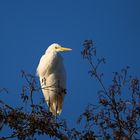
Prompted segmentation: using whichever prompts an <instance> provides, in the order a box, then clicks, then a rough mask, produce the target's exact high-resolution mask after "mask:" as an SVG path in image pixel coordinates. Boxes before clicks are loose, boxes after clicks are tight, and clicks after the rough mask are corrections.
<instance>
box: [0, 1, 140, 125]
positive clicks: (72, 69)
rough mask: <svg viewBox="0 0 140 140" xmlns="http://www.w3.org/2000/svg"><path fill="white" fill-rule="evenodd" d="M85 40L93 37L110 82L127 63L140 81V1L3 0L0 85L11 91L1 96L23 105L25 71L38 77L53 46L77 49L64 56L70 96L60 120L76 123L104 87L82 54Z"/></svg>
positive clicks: (0, 15)
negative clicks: (90, 69)
mask: <svg viewBox="0 0 140 140" xmlns="http://www.w3.org/2000/svg"><path fill="white" fill-rule="evenodd" d="M85 39H93V40H94V41H95V44H96V46H95V47H96V48H97V54H98V55H99V56H104V57H105V58H106V59H107V64H106V65H105V66H103V67H102V69H101V70H102V71H104V73H105V77H104V78H105V82H106V83H107V84H108V83H109V82H111V76H112V72H113V71H118V70H120V69H121V68H122V67H125V66H126V65H129V66H130V67H131V70H130V71H131V73H132V74H134V75H137V76H138V77H139V72H140V61H139V59H140V54H139V53H140V1H139V0H114V1H113V0H106V1H105V0H86V1H85V0H77V1H74V0H71V1H65V0H59V1H54V0H28V1H27V0H24V1H19V0H12V1H11V0H1V1H0V64H1V69H0V77H1V78H0V87H6V88H8V90H9V93H8V95H4V97H3V95H1V96H2V97H3V98H5V99H6V101H7V102H8V103H11V104H15V105H16V104H18V99H17V97H18V96H19V94H20V93H21V87H22V84H23V82H22V79H21V75H20V71H21V70H25V71H27V72H29V73H32V74H35V72H36V67H37V65H38V63H39V59H40V57H41V56H42V55H43V53H44V52H45V50H46V49H47V47H48V46H49V45H50V44H52V43H54V42H56V43H59V44H61V45H63V46H65V47H70V48H72V49H73V51H71V52H65V53H63V54H62V55H63V57H64V62H65V67H66V71H67V92H68V93H67V95H66V98H65V101H64V107H63V112H62V115H61V117H62V118H66V119H67V120H68V122H69V123H70V125H72V124H73V123H74V122H75V121H76V118H77V117H78V116H79V115H80V113H81V112H82V111H83V110H84V108H85V107H86V105H87V104H88V103H96V102H97V101H96V100H97V91H98V90H99V89H100V87H99V84H98V82H96V81H95V80H94V79H92V78H91V77H90V76H89V75H88V64H87V63H86V62H85V61H84V60H83V59H82V57H81V55H80V52H81V50H82V47H83V46H82V44H83V41H84V40H85ZM40 94H42V93H40ZM2 97H1V98H2Z"/></svg>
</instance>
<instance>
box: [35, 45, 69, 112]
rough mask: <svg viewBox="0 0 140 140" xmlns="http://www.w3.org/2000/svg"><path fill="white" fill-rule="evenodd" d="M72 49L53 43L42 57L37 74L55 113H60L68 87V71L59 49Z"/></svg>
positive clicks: (50, 106)
mask: <svg viewBox="0 0 140 140" xmlns="http://www.w3.org/2000/svg"><path fill="white" fill-rule="evenodd" d="M66 50H71V49H70V48H63V47H61V46H60V45H59V44H56V43H54V44H52V45H51V46H49V47H48V49H47V50H46V52H45V54H44V55H43V56H42V57H41V59H40V62H39V65H38V68H37V74H38V76H39V78H40V84H41V88H42V92H43V94H44V97H45V100H46V102H47V104H48V106H49V109H50V111H51V112H52V113H53V115H57V114H60V113H61V111H62V104H63V99H64V95H65V89H66V72H65V68H64V64H63V58H62V56H61V55H60V54H59V53H58V52H59V51H66Z"/></svg>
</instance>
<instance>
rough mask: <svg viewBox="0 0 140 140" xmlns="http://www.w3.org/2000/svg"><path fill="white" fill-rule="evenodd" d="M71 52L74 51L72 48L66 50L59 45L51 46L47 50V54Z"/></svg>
mask: <svg viewBox="0 0 140 140" xmlns="http://www.w3.org/2000/svg"><path fill="white" fill-rule="evenodd" d="M70 50H72V49H71V48H64V47H62V46H60V45H59V44H57V43H53V44H52V45H50V46H49V47H48V49H47V50H46V53H47V52H60V51H70Z"/></svg>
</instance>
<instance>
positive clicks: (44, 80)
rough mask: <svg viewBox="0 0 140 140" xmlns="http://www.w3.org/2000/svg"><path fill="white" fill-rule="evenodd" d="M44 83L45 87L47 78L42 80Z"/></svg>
mask: <svg viewBox="0 0 140 140" xmlns="http://www.w3.org/2000/svg"><path fill="white" fill-rule="evenodd" d="M42 83H43V84H44V85H46V78H45V77H44V78H43V79H42Z"/></svg>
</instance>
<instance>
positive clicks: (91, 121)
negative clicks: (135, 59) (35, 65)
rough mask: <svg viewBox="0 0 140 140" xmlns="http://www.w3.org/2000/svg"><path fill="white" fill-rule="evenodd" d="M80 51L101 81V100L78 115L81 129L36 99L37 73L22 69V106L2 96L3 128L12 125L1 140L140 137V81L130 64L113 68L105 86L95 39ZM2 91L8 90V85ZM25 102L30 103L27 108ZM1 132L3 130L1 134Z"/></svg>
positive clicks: (0, 123)
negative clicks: (117, 70)
mask: <svg viewBox="0 0 140 140" xmlns="http://www.w3.org/2000/svg"><path fill="white" fill-rule="evenodd" d="M83 46H84V48H83V50H82V52H81V54H82V56H83V59H85V60H87V62H88V63H89V65H90V70H89V74H90V76H91V77H93V78H95V79H96V80H97V81H98V82H99V84H100V85H101V89H100V90H99V91H98V93H97V94H98V104H97V105H93V104H90V105H88V106H87V108H86V109H85V111H84V112H83V113H82V114H81V115H80V116H79V118H78V119H77V124H80V123H84V127H83V128H82V130H77V129H76V128H69V127H68V126H67V123H66V120H62V119H59V118H58V117H54V116H53V115H52V114H51V113H50V112H49V111H48V110H47V109H46V108H45V107H44V104H43V102H42V100H41V99H40V103H38V104H35V103H34V98H33V97H34V96H35V94H34V93H36V92H39V91H40V90H41V88H40V87H39V86H38V85H39V84H38V83H37V79H36V77H34V76H32V75H31V74H28V73H26V72H24V71H22V77H23V78H24V81H25V82H24V84H25V85H23V88H22V92H21V101H22V102H21V107H13V106H12V105H8V104H7V103H6V102H5V101H3V100H2V99H1V100H0V130H2V131H1V132H3V131H4V127H5V126H7V127H8V128H10V129H11V131H10V134H9V135H8V136H2V137H1V138H0V140H6V139H11V138H18V139H21V140H26V139H36V136H37V135H47V136H49V137H52V138H53V139H62V140H69V139H70V140H79V139H80V140H96V139H101V140H102V139H103V140H111V139H112V140H138V139H139V137H140V83H139V79H138V78H137V77H133V76H129V75H128V71H129V67H126V68H125V69H122V70H121V71H120V72H114V73H113V78H112V83H111V85H110V86H108V87H105V84H104V83H103V78H104V77H103V73H102V72H100V70H99V67H100V66H101V65H102V64H105V59H104V58H97V56H96V48H95V47H94V44H93V42H92V40H85V42H84V44H83ZM0 92H1V94H2V93H4V92H8V91H7V90H6V89H5V88H3V89H1V90H0ZM25 104H28V105H29V109H28V111H25ZM1 135H2V134H1Z"/></svg>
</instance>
